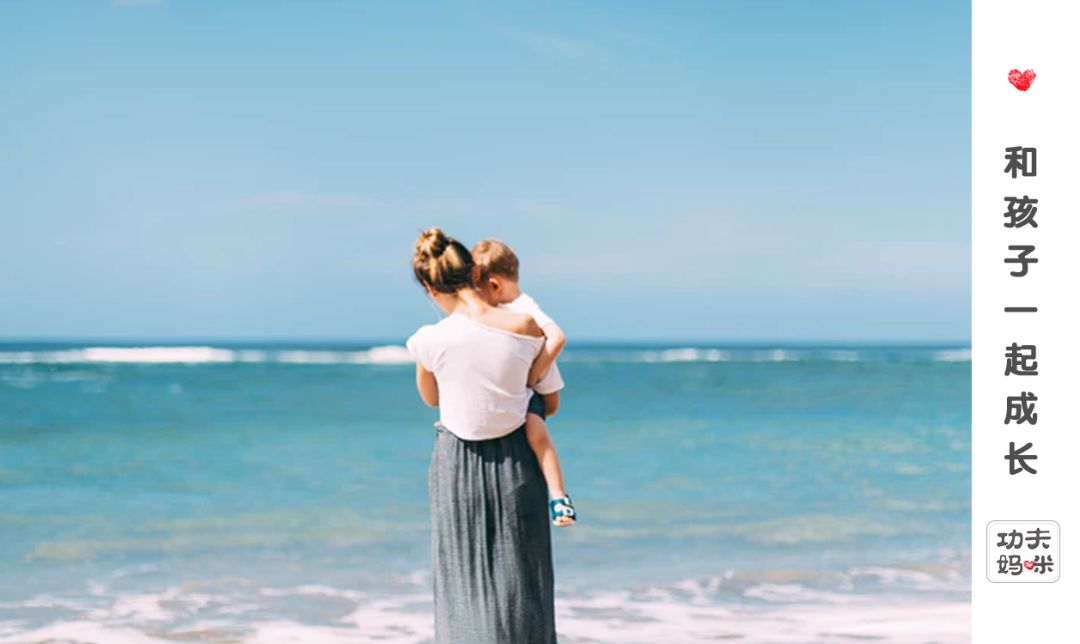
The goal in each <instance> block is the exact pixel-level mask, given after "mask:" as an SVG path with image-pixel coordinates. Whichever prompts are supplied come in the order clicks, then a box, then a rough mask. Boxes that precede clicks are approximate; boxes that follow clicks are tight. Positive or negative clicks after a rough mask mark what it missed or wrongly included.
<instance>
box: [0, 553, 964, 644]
mask: <svg viewBox="0 0 1080 644" xmlns="http://www.w3.org/2000/svg"><path fill="white" fill-rule="evenodd" d="M779 572H783V571H774V572H773V573H771V574H770V575H769V576H771V577H777V578H778V580H774V581H764V582H763V581H761V580H760V579H759V580H758V582H757V583H751V584H748V585H743V584H739V579H738V578H739V575H736V574H732V572H731V571H729V572H728V573H727V574H724V575H723V576H721V577H717V578H711V579H703V580H685V581H683V582H677V583H674V584H662V585H634V586H632V587H625V588H620V587H611V588H595V589H592V590H585V589H563V590H559V591H557V594H556V599H555V611H556V623H557V625H558V630H559V635H560V638H561V639H566V640H567V641H588V642H637V643H644V642H658V641H679V642H697V641H701V642H705V641H716V640H717V639H727V638H731V639H739V640H740V641H755V642H764V641H768V642H805V641H807V640H806V635H807V633H815V634H817V635H818V636H819V637H822V638H824V639H823V640H822V641H834V640H837V641H839V640H845V641H846V640H849V639H863V640H871V639H872V640H874V641H881V642H915V641H929V640H933V641H936V642H943V643H944V642H967V641H970V608H971V604H970V594H968V595H960V596H952V597H947V596H940V595H938V594H935V593H933V592H929V593H928V592H926V591H923V592H920V593H914V594H895V593H886V594H878V593H873V592H871V593H867V592H852V591H851V590H850V589H849V590H842V589H832V590H823V589H817V588H811V587H808V586H807V585H805V583H801V582H799V581H794V580H791V579H788V580H779V576H778V574H777V573H779ZM860 572H861V573H864V574H865V573H871V574H875V575H881V576H883V577H887V578H890V579H892V578H896V579H898V580H902V579H904V578H905V577H906V576H909V575H908V574H907V573H905V572H903V571H900V572H897V573H894V572H893V571H892V570H891V569H889V568H880V569H867V570H862V571H860ZM965 580H966V578H965ZM742 581H743V582H749V581H750V580H749V579H744V580H742ZM733 582H734V583H736V584H739V586H740V590H741V592H740V593H739V595H740V596H741V599H740V597H738V596H731V595H722V596H721V595H717V592H716V591H717V590H718V589H719V588H722V587H724V586H726V585H728V584H730V583H733ZM88 587H89V591H90V595H89V596H86V595H82V596H72V597H64V596H57V595H49V594H43V595H37V596H34V597H31V598H26V599H24V600H21V601H19V600H16V601H8V602H0V607H2V608H4V609H6V610H9V611H14V614H15V615H16V616H19V615H20V614H25V615H26V616H27V618H25V619H18V620H14V621H7V622H0V642H3V643H6V642H25V641H41V640H63V641H69V640H78V641H131V642H162V641H175V640H176V639H191V638H197V639H201V640H205V641H220V640H226V639H227V640H232V641H245V642H303V641H340V642H379V641H395V642H416V643H419V642H427V641H430V640H431V638H432V636H433V635H434V633H433V630H432V621H433V620H432V612H431V611H432V605H431V601H432V597H431V591H430V580H429V578H428V576H427V575H422V576H421V577H420V578H418V579H417V580H416V583H415V584H413V585H411V586H410V587H408V588H403V589H401V591H400V592H385V591H376V590H375V589H370V590H368V591H365V590H359V589H349V588H335V587H331V586H327V585H323V584H318V583H308V584H302V585H293V586H273V587H270V586H261V585H258V584H255V583H253V582H252V580H248V579H244V578H238V577H233V578H217V579H206V580H198V581H196V580H191V581H187V582H185V583H182V584H174V585H168V586H165V587H160V586H159V587H143V588H140V589H137V590H136V589H131V588H128V587H115V588H114V587H112V586H111V585H110V584H109V583H108V582H98V581H91V582H90V583H89V584H88ZM329 606H333V607H334V613H335V614H337V615H339V617H337V618H335V619H332V620H328V619H326V617H325V607H329ZM41 608H50V609H57V608H62V609H63V610H64V612H65V613H67V614H66V615H64V617H62V618H61V619H59V620H58V621H44V620H41V618H40V617H38V616H39V615H42V613H41V610H40V609H41ZM286 608H287V609H286ZM30 615H33V616H34V617H33V618H30V617H29V616H30ZM309 617H310V619H309ZM45 619H46V620H47V619H48V617H46V618H45ZM53 619H55V617H54V618H53ZM35 622H36V623H35Z"/></svg>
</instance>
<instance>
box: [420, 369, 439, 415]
mask: <svg viewBox="0 0 1080 644" xmlns="http://www.w3.org/2000/svg"><path fill="white" fill-rule="evenodd" d="M416 389H417V391H419V392H420V398H422V399H423V401H424V402H425V403H427V405H428V407H438V406H439V383H438V381H436V380H435V374H433V373H431V372H430V371H428V370H427V369H425V368H424V365H422V364H420V363H419V362H417V363H416Z"/></svg>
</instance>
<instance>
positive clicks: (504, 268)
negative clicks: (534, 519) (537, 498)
mask: <svg viewBox="0 0 1080 644" xmlns="http://www.w3.org/2000/svg"><path fill="white" fill-rule="evenodd" d="M472 256H473V261H474V262H476V265H477V266H478V267H480V281H479V282H478V283H477V288H478V290H479V291H480V294H481V295H482V296H483V297H484V298H485V299H486V300H487V301H488V303H489V304H495V305H499V306H503V307H505V308H508V309H511V310H513V311H517V312H519V313H528V314H529V315H531V316H532V317H533V319H534V320H536V323H537V324H538V325H540V328H541V329H543V331H544V335H545V336H547V340H546V341H545V342H544V347H543V349H541V351H540V355H539V356H537V358H536V361H535V362H533V366H532V368H531V369H530V370H529V381H528V384H529V386H530V387H533V386H535V385H536V383H538V382H540V381H541V380H545V381H546V380H548V379H549V378H554V379H559V380H560V381H561V376H560V375H559V368H558V367H557V366H556V365H555V358H557V357H558V355H559V353H560V352H561V351H562V349H563V346H564V345H565V344H566V336H565V335H563V332H562V329H560V328H559V325H557V324H555V321H554V320H552V319H551V318H549V317H548V316H547V315H545V314H544V312H543V311H542V310H540V307H539V306H538V305H537V304H536V301H535V300H533V299H532V298H531V297H529V296H528V295H526V294H524V293H522V292H521V289H520V288H518V258H517V255H514V251H512V250H510V247H509V246H507V245H506V244H504V243H502V242H501V241H499V240H497V239H485V240H484V241H482V242H480V243H478V244H477V245H476V248H474V249H473V251H472ZM558 406H559V392H557V391H556V392H555V393H552V394H546V395H541V394H539V393H536V392H535V391H534V392H533V394H532V397H531V398H530V399H529V412H528V414H527V415H526V417H525V436H526V437H527V438H528V439H529V445H530V446H532V449H533V452H535V453H536V459H537V460H538V461H540V469H541V470H543V472H544V479H545V480H546V481H547V486H548V495H549V496H550V497H551V501H550V502H549V505H550V507H551V520H552V523H554V524H555V525H557V526H560V527H562V526H568V525H570V524H572V523H574V522H575V521H576V520H577V513H576V512H575V511H574V504H573V502H571V501H570V496H569V495H568V494H567V493H566V489H565V488H564V487H563V477H562V467H560V466H559V456H558V455H557V454H556V453H555V444H554V443H553V442H552V440H551V435H550V434H549V433H548V429H547V423H546V422H545V419H546V418H547V417H548V416H553V415H555V412H556V410H557V409H558Z"/></svg>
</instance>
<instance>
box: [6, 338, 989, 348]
mask: <svg viewBox="0 0 1080 644" xmlns="http://www.w3.org/2000/svg"><path fill="white" fill-rule="evenodd" d="M405 339H406V337H400V338H386V337H382V338H378V337H376V338H359V337H329V336H328V337H321V338H312V337H288V336H217V337H211V336H173V337H169V336H81V337H80V336H37V337H35V336H22V337H19V336H10V337H8V336H0V345H14V344H90V343H94V344H103V343H112V344H124V345H131V344H135V343H138V344H142V345H148V344H151V343H153V344H157V345H167V346H168V345H171V346H181V345H183V346H192V345H195V344H198V345H213V344H298V345H304V344H341V345H365V346H380V345H402V346H403V345H404V344H405ZM590 344H592V345H597V344H605V345H619V344H623V345H635V344H653V345H672V346H674V345H681V346H687V345H691V346H692V345H706V346H710V345H711V346H740V345H746V346H763V345H770V346H785V345H786V346H810V345H812V346H865V347H885V346H907V347H912V346H925V347H943V346H948V347H963V348H970V347H971V340H970V339H964V340H957V339H953V340H931V339H895V338H894V339H870V340H866V339H863V340H855V339H846V340H845V339H835V338H833V339H791V338H788V339H781V338H753V339H730V338H729V339H717V338H711V339H710V338H662V337H638V338H603V337H585V338H578V339H576V340H569V341H568V342H567V347H568V348H571V347H573V346H575V345H590Z"/></svg>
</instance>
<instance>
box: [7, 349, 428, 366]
mask: <svg viewBox="0 0 1080 644" xmlns="http://www.w3.org/2000/svg"><path fill="white" fill-rule="evenodd" d="M237 362H240V363H263V362H273V363H282V364H411V363H412V362H413V358H412V356H411V355H409V352H408V350H407V349H406V348H405V347H403V346H380V347H373V348H371V349H367V350H363V351H315V350H306V349H305V350H301V349H292V350H280V351H271V350H240V349H223V348H218V347H208V346H181V347H160V346H158V347H85V348H81V349H66V350H62V351H7V352H0V364H5V363H6V364H86V363H115V364H123V363H127V364H221V363H237Z"/></svg>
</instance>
